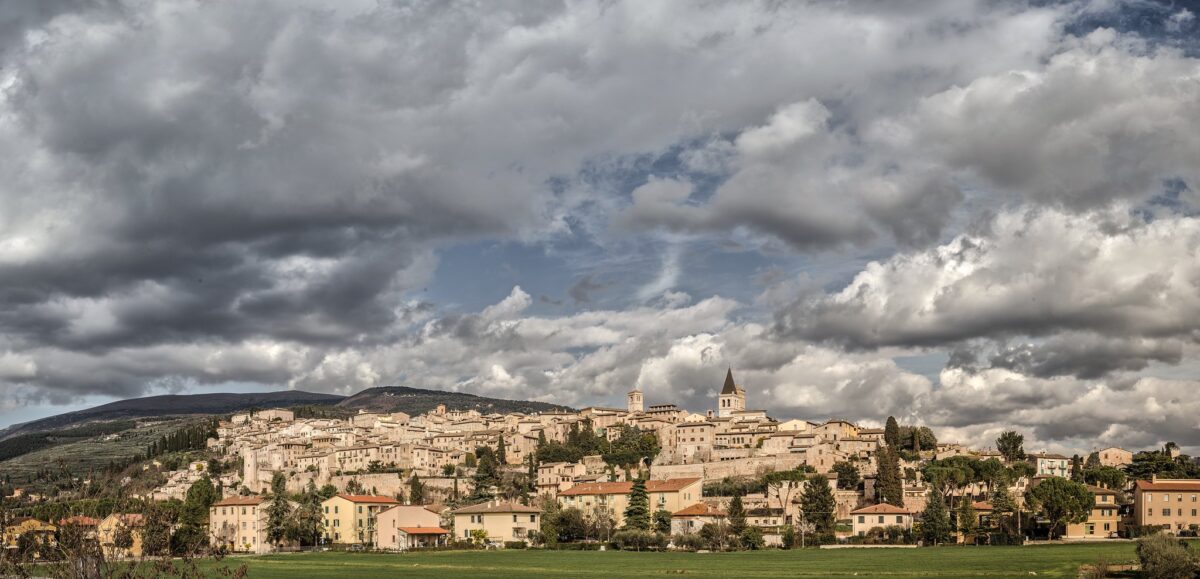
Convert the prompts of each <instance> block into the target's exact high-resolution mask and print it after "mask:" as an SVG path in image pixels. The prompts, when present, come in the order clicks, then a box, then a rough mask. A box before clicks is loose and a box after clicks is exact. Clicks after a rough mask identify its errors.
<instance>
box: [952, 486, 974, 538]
mask: <svg viewBox="0 0 1200 579" xmlns="http://www.w3.org/2000/svg"><path fill="white" fill-rule="evenodd" d="M955 515H956V518H957V519H958V521H957V522H958V532H960V533H962V534H963V539H964V540H968V539H969V537H970V536H971V535H972V534H973V533H974V532H975V529H976V528H978V527H979V515H978V514H977V513H976V512H975V506H974V505H972V504H971V497H969V496H963V497H962V499H961V500H960V501H959V503H958V512H957V513H956V514H955Z"/></svg>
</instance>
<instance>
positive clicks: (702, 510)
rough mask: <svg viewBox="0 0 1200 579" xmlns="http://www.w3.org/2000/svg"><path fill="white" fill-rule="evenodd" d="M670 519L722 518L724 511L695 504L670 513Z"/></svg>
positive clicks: (704, 504)
mask: <svg viewBox="0 0 1200 579" xmlns="http://www.w3.org/2000/svg"><path fill="white" fill-rule="evenodd" d="M671 516H672V517H724V516H726V514H725V511H722V510H720V509H714V508H712V507H710V506H708V504H706V503H696V504H694V505H691V506H688V507H684V508H682V509H680V510H678V511H675V512H673V513H671Z"/></svg>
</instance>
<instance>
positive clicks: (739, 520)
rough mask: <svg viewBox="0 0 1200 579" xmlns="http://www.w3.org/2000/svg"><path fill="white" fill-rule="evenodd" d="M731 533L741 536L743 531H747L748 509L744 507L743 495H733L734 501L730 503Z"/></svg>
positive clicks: (728, 514)
mask: <svg viewBox="0 0 1200 579" xmlns="http://www.w3.org/2000/svg"><path fill="white" fill-rule="evenodd" d="M727 516H728V518H729V532H730V533H731V534H732V535H733V536H735V537H738V536H741V534H742V531H745V530H746V507H745V506H744V505H742V495H741V494H735V495H733V500H732V501H729V513H727Z"/></svg>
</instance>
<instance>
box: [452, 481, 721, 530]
mask: <svg viewBox="0 0 1200 579" xmlns="http://www.w3.org/2000/svg"><path fill="white" fill-rule="evenodd" d="M702 480H703V479H700V478H672V479H666V480H648V481H646V494H647V495H649V498H650V512H652V513H653V512H654V511H659V510H665V511H668V512H672V513H674V512H675V511H679V510H681V509H683V508H684V507H688V506H691V505H693V504H695V503H696V502H697V501H699V500H700V495H701V490H702V489H701V485H702V482H701V481H702ZM631 492H633V482H632V481H625V482H596V483H581V484H577V485H575V486H573V487H571V488H569V489H567V490H565V491H562V492H560V493H558V504H560V505H562V507H563V508H572V507H574V508H577V509H579V510H581V511H583V512H584V514H588V513H592V512H595V510H596V509H600V510H603V511H607V512H608V514H609V515H610V516H612V519H613V521H614V524H615V525H616V526H617V527H620V526H621V525H623V524H624V523H625V507H627V506H628V505H629V494H630V493H631ZM459 534H460V535H461V533H459Z"/></svg>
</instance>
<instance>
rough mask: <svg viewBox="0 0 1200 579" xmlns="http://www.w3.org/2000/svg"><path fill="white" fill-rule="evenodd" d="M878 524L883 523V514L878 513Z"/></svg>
mask: <svg viewBox="0 0 1200 579" xmlns="http://www.w3.org/2000/svg"><path fill="white" fill-rule="evenodd" d="M879 524H881V525H882V524H883V515H879Z"/></svg>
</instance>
